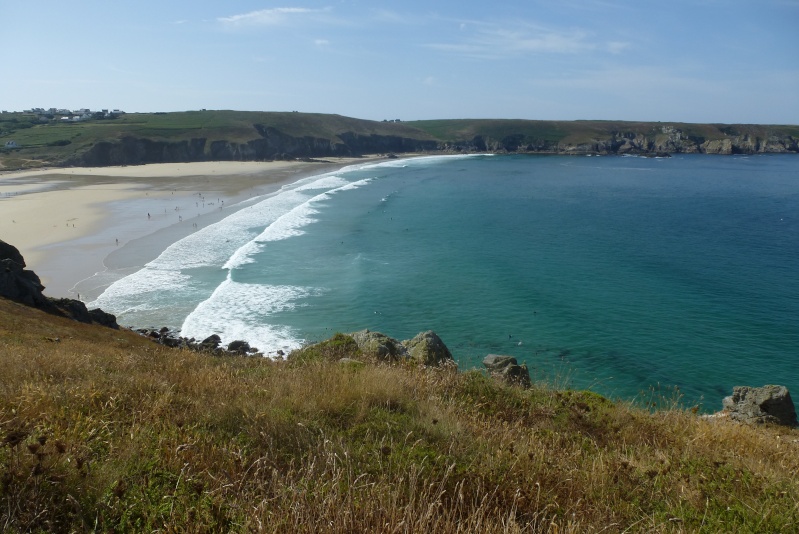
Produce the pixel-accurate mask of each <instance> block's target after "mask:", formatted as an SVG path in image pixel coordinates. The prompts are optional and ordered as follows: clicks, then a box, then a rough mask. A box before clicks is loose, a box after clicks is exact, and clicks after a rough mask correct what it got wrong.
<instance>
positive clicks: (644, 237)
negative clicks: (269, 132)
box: [91, 155, 799, 410]
mask: <svg viewBox="0 0 799 534" xmlns="http://www.w3.org/2000/svg"><path fill="white" fill-rule="evenodd" d="M91 305H94V306H100V307H102V308H103V309H105V310H107V311H110V312H112V313H115V314H117V315H118V318H119V322H120V323H121V324H125V325H130V326H162V325H167V326H170V327H172V328H180V329H181V331H182V335H184V336H186V337H196V338H204V337H206V336H208V335H210V334H212V333H217V334H219V335H220V336H221V337H222V339H223V342H225V343H227V342H230V341H232V340H234V339H245V340H248V341H249V342H250V343H251V344H252V345H253V346H256V347H258V348H259V349H261V350H263V351H265V352H268V353H275V352H276V351H277V350H279V349H282V350H284V351H288V350H289V349H291V348H294V347H298V346H300V345H301V344H302V343H305V342H310V341H317V340H322V339H326V338H328V337H330V336H331V335H332V334H333V333H334V332H351V331H355V330H360V329H363V328H369V329H370V330H375V331H380V332H383V333H385V334H387V335H390V336H392V337H395V338H398V339H408V338H410V337H413V336H414V335H416V334H417V333H419V332H420V331H424V330H428V329H429V330H434V331H435V332H436V333H438V334H439V336H441V338H442V339H443V340H444V342H445V343H446V344H447V345H448V346H449V348H450V350H451V351H452V352H453V355H454V356H455V358H456V360H457V361H458V363H459V365H460V367H461V368H462V369H468V368H473V367H480V366H481V363H480V362H481V360H482V358H483V357H484V356H485V355H486V354H489V353H501V354H509V355H512V356H515V357H516V358H517V359H519V360H520V361H523V362H526V363H527V365H528V366H529V367H530V369H531V374H532V375H533V376H534V378H536V379H545V380H549V381H555V382H557V383H558V385H561V386H570V387H580V388H584V387H588V388H591V389H593V390H595V391H598V392H600V393H602V394H605V395H609V396H612V397H619V398H634V397H637V396H639V395H642V392H647V391H648V390H650V388H653V387H654V388H656V389H658V388H659V389H660V390H661V391H662V392H670V391H671V388H674V387H677V388H679V391H680V393H681V394H682V395H683V396H684V398H683V400H684V402H686V403H690V404H693V403H696V402H699V403H702V404H703V407H704V409H707V410H713V409H716V408H719V407H720V399H721V397H723V396H725V395H728V394H730V393H731V390H732V387H733V386H735V385H753V386H759V385H763V384H768V383H778V384H784V385H787V386H788V387H789V388H791V389H792V390H793V391H795V392H797V394H799V158H797V157H795V156H791V155H786V156H782V155H770V156H751V157H745V156H728V157H714V156H699V155H696V156H691V155H685V156H676V157H672V158H663V159H650V158H640V157H552V156H488V155H486V156H451V157H429V158H418V159H408V160H392V161H389V162H385V163H381V164H376V165H375V164H373V165H364V166H355V167H349V168H347V169H343V170H342V171H339V172H336V173H330V174H326V175H322V176H317V177H313V178H307V179H304V180H301V181H300V182H297V183H296V184H292V185H290V186H286V187H284V188H283V189H282V190H281V191H280V192H278V193H276V194H272V195H268V196H264V197H260V198H256V199H251V200H250V201H248V202H247V203H246V205H245V206H244V207H241V209H239V210H238V211H237V212H235V213H234V214H233V215H231V216H229V217H227V218H226V219H224V220H222V221H220V222H218V223H216V224H213V225H211V226H208V227H206V228H203V229H202V230H200V231H198V232H196V233H194V234H192V235H191V236H189V237H187V238H185V239H183V240H181V241H178V242H177V243H174V244H173V245H172V246H170V247H169V248H168V249H167V250H166V251H164V253H163V254H161V255H160V256H159V257H158V258H157V259H156V260H154V261H153V262H151V263H149V264H148V265H147V266H146V267H145V268H144V269H142V270H140V271H138V272H137V273H134V274H132V275H130V276H127V277H125V278H122V279H121V280H119V281H117V282H115V283H114V284H112V285H111V286H110V287H109V288H108V289H107V290H106V291H105V292H104V293H103V294H102V295H101V296H100V297H99V298H98V299H97V300H96V301H95V302H93V303H91ZM668 394H670V393H668Z"/></svg>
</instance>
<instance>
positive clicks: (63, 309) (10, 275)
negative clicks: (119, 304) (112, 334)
mask: <svg viewBox="0 0 799 534" xmlns="http://www.w3.org/2000/svg"><path fill="white" fill-rule="evenodd" d="M25 267H26V265H25V259H24V258H23V257H22V254H20V252H19V250H17V248H16V247H15V246H13V245H10V244H8V243H6V242H5V241H0V297H5V298H7V299H9V300H13V301H15V302H19V303H21V304H25V305H27V306H32V307H34V308H39V309H40V310H42V311H45V312H47V313H52V314H54V315H60V316H62V317H69V318H70V319H74V320H76V321H79V322H81V323H87V324H99V325H102V326H107V327H110V328H117V329H118V328H119V325H118V324H117V322H116V317H114V316H113V315H111V314H110V313H106V312H104V311H103V310H101V309H99V308H98V309H94V310H88V309H86V305H85V304H84V303H83V302H81V301H79V300H75V299H53V298H49V297H46V296H45V295H44V293H42V291H44V286H43V285H42V282H41V280H40V279H39V277H38V276H37V275H36V273H34V272H33V271H30V270H28V269H25Z"/></svg>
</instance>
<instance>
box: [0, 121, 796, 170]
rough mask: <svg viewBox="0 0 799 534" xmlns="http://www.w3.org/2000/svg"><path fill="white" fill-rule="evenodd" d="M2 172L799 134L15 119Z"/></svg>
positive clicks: (709, 147) (757, 140)
mask: <svg viewBox="0 0 799 534" xmlns="http://www.w3.org/2000/svg"><path fill="white" fill-rule="evenodd" d="M7 115H8V116H4V118H3V119H0V169H5V170H13V169H20V168H31V167H43V166H55V167H64V166H88V167H99V166H108V165H137V164H144V163H185V162H192V161H261V160H275V159H297V158H300V159H302V158H323V157H338V156H346V157H352V156H359V155H363V154H385V153H397V154H402V153H411V152H417V153H418V152H424V153H434V154H436V153H437V154H454V153H473V152H493V153H527V154H560V155H582V154H603V155H604V154H607V155H623V154H639V155H663V154H774V153H778V154H781V153H799V126H792V125H751V124H749V125H747V124H738V125H735V124H733V125H725V124H690V123H660V122H627V121H538V120H510V119H498V120H494V119H457V120H454V119H453V120H420V121H409V122H399V121H396V120H395V121H370V120H362V119H355V118H351V117H343V116H340V115H326V114H315V113H296V112H247V111H191V112H179V113H141V114H139V113H131V114H125V115H123V116H119V117H115V118H113V119H107V120H96V121H86V122H79V123H70V124H58V123H54V122H52V121H51V122H44V123H43V122H41V120H40V118H39V117H36V116H35V115H26V114H19V113H18V114H7Z"/></svg>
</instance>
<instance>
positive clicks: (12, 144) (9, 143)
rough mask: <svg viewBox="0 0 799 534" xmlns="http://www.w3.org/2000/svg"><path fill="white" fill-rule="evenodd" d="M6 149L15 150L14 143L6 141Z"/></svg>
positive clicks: (15, 144)
mask: <svg viewBox="0 0 799 534" xmlns="http://www.w3.org/2000/svg"><path fill="white" fill-rule="evenodd" d="M6 148H17V142H16V141H6Z"/></svg>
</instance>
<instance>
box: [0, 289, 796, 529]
mask: <svg viewBox="0 0 799 534" xmlns="http://www.w3.org/2000/svg"><path fill="white" fill-rule="evenodd" d="M342 356H348V357H350V358H352V359H354V360H360V361H362V362H363V363H355V362H350V363H347V364H343V363H340V362H339V361H338V360H339V359H340V358H341V357H342ZM456 356H457V355H456ZM0 362H1V365H2V380H0V440H2V446H0V525H3V530H4V531H6V532H30V531H47V532H73V531H84V530H97V531H111V530H114V531H116V532H142V531H154V530H160V531H167V530H168V531H191V532H204V531H208V532H219V531H225V532H228V531H234V532H251V531H255V530H259V531H265V532H320V531H340V532H394V531H396V530H406V531H413V532H476V531H480V532H521V531H529V532H554V531H557V532H600V531H608V530H610V531H628V532H672V531H682V530H686V531H699V530H708V531H725V532H744V531H745V532H788V531H790V529H792V528H793V527H794V526H795V525H796V524H799V483H798V482H797V480H796V478H795V476H794V474H795V473H796V471H797V469H799V433H797V432H799V431H797V430H789V429H786V428H779V429H778V428H772V427H763V428H751V427H747V426H742V425H738V424H733V423H729V422H725V421H716V422H712V421H708V420H703V419H700V418H699V417H697V416H695V415H693V414H692V413H691V412H690V411H683V410H679V409H677V408H676V407H675V406H674V405H672V404H669V403H664V401H663V399H662V398H660V397H658V396H656V395H653V396H652V397H651V398H646V399H642V401H643V404H646V405H647V407H648V409H641V408H634V407H632V406H630V405H628V404H626V403H621V402H616V403H614V402H610V401H608V400H606V399H603V398H601V397H599V396H598V395H596V394H593V393H590V392H580V391H556V390H553V389H550V388H549V387H548V386H546V385H542V384H538V385H534V387H532V388H531V389H529V390H522V389H518V388H513V387H509V386H505V385H502V384H499V383H497V382H494V381H492V380H491V379H489V378H487V377H485V376H484V375H482V374H481V373H477V372H470V373H457V372H453V371H451V370H444V369H435V368H420V367H417V366H414V365H388V364H379V363H377V362H376V361H375V360H373V359H371V358H370V357H368V356H366V355H364V354H362V353H360V352H359V351H358V350H357V347H355V346H354V344H353V343H351V341H349V338H348V337H347V336H336V337H335V338H333V339H332V340H330V341H328V342H325V343H323V344H321V345H319V346H317V347H314V348H313V350H310V351H308V352H307V353H303V354H298V355H293V356H292V357H290V358H289V360H288V361H284V362H273V361H270V360H265V359H261V358H246V357H224V358H221V357H215V356H208V355H203V354H198V353H194V352H186V351H180V350H173V349H167V348H165V347H162V346H160V345H156V344H154V343H152V342H150V341H148V340H147V339H145V338H143V337H140V336H138V335H136V334H134V333H132V332H128V331H124V330H121V331H117V330H112V329H108V328H103V327H99V326H92V325H85V324H81V323H78V322H75V321H71V320H68V319H65V318H60V317H56V316H51V315H47V314H44V313H42V312H40V311H38V310H36V309H33V308H29V307H26V306H23V305H20V304H17V303H14V302H10V301H7V300H4V299H0ZM650 403H654V405H653V406H654V407H653V406H650ZM650 410H653V411H650Z"/></svg>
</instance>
